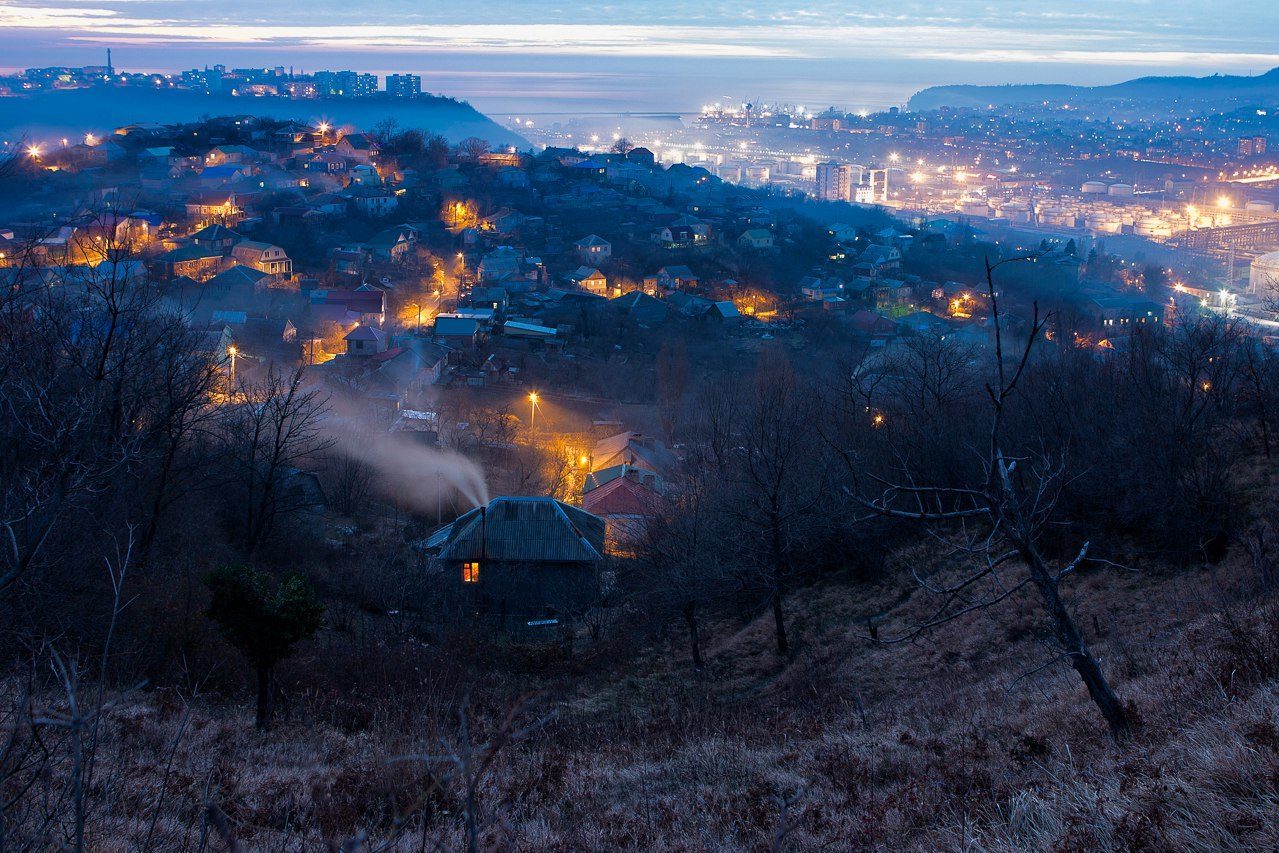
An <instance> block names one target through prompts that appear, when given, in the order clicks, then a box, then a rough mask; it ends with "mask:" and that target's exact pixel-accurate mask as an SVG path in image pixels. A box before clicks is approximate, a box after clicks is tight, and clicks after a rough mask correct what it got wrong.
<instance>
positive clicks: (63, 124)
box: [0, 87, 529, 147]
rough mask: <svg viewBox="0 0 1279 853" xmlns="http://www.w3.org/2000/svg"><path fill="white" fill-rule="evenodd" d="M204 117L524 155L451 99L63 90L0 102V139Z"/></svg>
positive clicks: (517, 139) (506, 135)
mask: <svg viewBox="0 0 1279 853" xmlns="http://www.w3.org/2000/svg"><path fill="white" fill-rule="evenodd" d="M206 115H254V116H270V117H272V118H278V119H297V120H300V121H318V120H319V119H322V118H323V119H327V120H328V121H330V122H331V123H333V124H334V125H337V126H343V125H351V126H356V127H363V128H371V127H373V126H375V125H376V124H377V123H378V122H381V121H382V120H384V119H387V118H393V119H395V120H396V121H398V122H399V124H400V126H401V127H413V128H418V129H420V130H422V131H425V132H429V133H436V134H439V135H440V136H443V137H444V138H445V139H447V140H448V141H449V142H452V143H457V142H460V141H461V140H463V139H465V138H467V137H469V136H475V137H479V138H480V139H485V140H487V141H489V142H490V143H491V144H493V145H516V146H520V147H528V144H529V143H528V141H527V140H525V139H524V138H523V137H521V136H519V135H518V134H515V133H512V132H511V131H509V130H507V129H506V128H504V127H502V126H501V125H499V124H497V123H496V122H495V121H493V120H492V119H490V118H489V117H488V116H486V115H484V114H483V113H481V112H479V111H478V110H476V109H475V108H474V107H472V106H471V105H470V104H468V103H466V102H464V101H456V100H453V99H452V98H421V99H417V100H409V101H399V100H379V99H370V100H360V99H353V98H337V99H309V100H295V99H290V98H251V97H233V96H231V95H205V94H201V93H199V92H192V91H189V90H185V89H161V90H158V91H154V92H152V91H148V90H145V89H141V88H139V87H127V88H101V87H98V88H90V89H68V90H59V91H51V92H39V93H36V94H32V95H25V96H15V97H9V98H0V133H3V134H6V135H10V136H22V135H29V136H32V137H35V138H40V137H44V136H67V137H71V138H79V137H80V136H82V135H83V134H84V133H86V132H90V131H91V132H94V133H97V134H101V133H103V132H106V131H110V130H112V129H114V128H116V127H121V126H123V125H126V124H128V123H130V122H134V121H137V120H138V116H146V117H147V121H148V122H150V123H155V124H176V123H180V122H192V121H196V120H198V119H199V118H200V117H201V116H206Z"/></svg>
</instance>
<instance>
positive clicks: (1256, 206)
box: [1244, 201, 1275, 213]
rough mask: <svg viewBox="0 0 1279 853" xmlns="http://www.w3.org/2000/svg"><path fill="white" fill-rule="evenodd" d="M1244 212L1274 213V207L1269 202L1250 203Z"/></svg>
mask: <svg viewBox="0 0 1279 853" xmlns="http://www.w3.org/2000/svg"><path fill="white" fill-rule="evenodd" d="M1244 210H1246V211H1248V212H1249V213H1274V212H1275V206H1274V203H1273V202H1269V201H1250V202H1248V204H1247V205H1246V206H1245V207H1244Z"/></svg>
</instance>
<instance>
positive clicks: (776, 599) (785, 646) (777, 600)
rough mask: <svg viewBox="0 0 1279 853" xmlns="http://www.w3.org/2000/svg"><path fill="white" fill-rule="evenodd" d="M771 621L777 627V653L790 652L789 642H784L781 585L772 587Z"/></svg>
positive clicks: (784, 626)
mask: <svg viewBox="0 0 1279 853" xmlns="http://www.w3.org/2000/svg"><path fill="white" fill-rule="evenodd" d="M773 623H774V625H776V627H777V653H778V654H779V655H787V654H790V644H789V643H787V642H786V617H785V615H784V614H783V613H782V588H781V585H780V584H779V585H777V586H774V587H773Z"/></svg>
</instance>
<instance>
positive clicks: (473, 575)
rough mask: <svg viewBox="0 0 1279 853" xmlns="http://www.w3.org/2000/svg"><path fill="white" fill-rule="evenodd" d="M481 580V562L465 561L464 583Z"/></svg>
mask: <svg viewBox="0 0 1279 853" xmlns="http://www.w3.org/2000/svg"><path fill="white" fill-rule="evenodd" d="M479 582H480V564H479V563H463V564H462V583H479Z"/></svg>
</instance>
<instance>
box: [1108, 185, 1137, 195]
mask: <svg viewBox="0 0 1279 853" xmlns="http://www.w3.org/2000/svg"><path fill="white" fill-rule="evenodd" d="M1106 194H1107V195H1116V196H1122V197H1124V198H1128V197H1130V196H1131V195H1132V184H1111V185H1110V189H1108V190H1107V191H1106Z"/></svg>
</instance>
